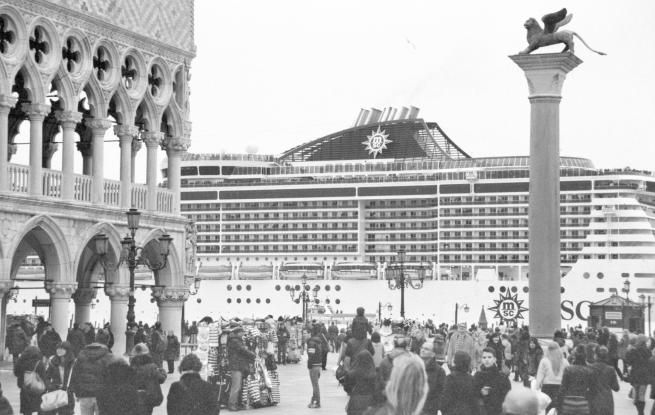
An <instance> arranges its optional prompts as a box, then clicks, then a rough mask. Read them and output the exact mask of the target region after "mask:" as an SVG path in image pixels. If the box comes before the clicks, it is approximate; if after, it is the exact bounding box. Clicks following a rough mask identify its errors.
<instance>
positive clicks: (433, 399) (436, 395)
mask: <svg viewBox="0 0 655 415" xmlns="http://www.w3.org/2000/svg"><path fill="white" fill-rule="evenodd" d="M424 362H425V373H426V374H427V375H428V387H429V388H428V396H427V397H426V398H425V405H423V413H424V414H430V415H436V414H437V411H439V409H440V408H441V400H442V395H443V388H444V385H445V383H446V371H444V370H443V368H442V367H441V365H440V364H438V363H437V361H436V360H435V359H429V360H427V361H426V360H424Z"/></svg>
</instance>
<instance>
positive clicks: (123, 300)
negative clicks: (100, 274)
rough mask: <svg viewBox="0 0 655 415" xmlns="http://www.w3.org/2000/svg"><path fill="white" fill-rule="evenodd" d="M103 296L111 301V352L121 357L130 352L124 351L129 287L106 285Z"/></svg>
mask: <svg viewBox="0 0 655 415" xmlns="http://www.w3.org/2000/svg"><path fill="white" fill-rule="evenodd" d="M105 294H107V296H108V297H109V298H110V300H111V332H112V333H114V347H113V348H112V352H113V353H114V355H115V356H122V355H124V354H125V353H129V352H130V350H126V336H125V332H126V330H127V300H128V298H129V297H130V287H129V286H128V285H118V284H112V285H108V286H107V288H106V289H105Z"/></svg>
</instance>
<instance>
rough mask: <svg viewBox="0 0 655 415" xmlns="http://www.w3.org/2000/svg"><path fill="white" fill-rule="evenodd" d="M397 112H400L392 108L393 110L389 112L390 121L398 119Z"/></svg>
mask: <svg viewBox="0 0 655 415" xmlns="http://www.w3.org/2000/svg"><path fill="white" fill-rule="evenodd" d="M397 112H398V108H391V109H390V110H389V117H387V118H388V120H389V121H391V120H395V119H396V113H397Z"/></svg>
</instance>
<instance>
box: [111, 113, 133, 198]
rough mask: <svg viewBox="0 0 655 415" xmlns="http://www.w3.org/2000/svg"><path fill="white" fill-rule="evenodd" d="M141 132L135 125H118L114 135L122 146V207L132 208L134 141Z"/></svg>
mask: <svg viewBox="0 0 655 415" xmlns="http://www.w3.org/2000/svg"><path fill="white" fill-rule="evenodd" d="M138 132H139V129H138V128H136V127H135V126H133V125H117V126H115V127H114V134H116V136H118V138H119V140H120V146H121V175H120V177H121V207H122V208H124V209H129V208H130V207H132V140H133V139H134V137H135V136H136V135H137V133H138Z"/></svg>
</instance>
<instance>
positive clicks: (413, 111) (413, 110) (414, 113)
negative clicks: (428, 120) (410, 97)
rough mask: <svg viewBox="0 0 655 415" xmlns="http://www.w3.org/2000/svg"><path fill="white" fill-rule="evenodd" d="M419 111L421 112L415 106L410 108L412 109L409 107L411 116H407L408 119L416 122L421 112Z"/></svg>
mask: <svg viewBox="0 0 655 415" xmlns="http://www.w3.org/2000/svg"><path fill="white" fill-rule="evenodd" d="M419 111H420V109H419V108H417V107H415V106H413V105H412V106H410V107H409V114H408V115H407V119H410V120H415V119H417V118H418V112H419Z"/></svg>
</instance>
